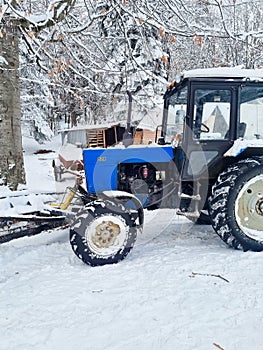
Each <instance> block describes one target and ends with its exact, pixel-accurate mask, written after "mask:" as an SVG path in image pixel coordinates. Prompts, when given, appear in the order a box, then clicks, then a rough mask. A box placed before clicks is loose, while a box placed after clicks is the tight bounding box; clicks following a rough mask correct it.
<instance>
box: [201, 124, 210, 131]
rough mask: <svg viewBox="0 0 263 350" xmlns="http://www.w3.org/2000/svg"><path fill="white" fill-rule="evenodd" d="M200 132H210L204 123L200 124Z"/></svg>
mask: <svg viewBox="0 0 263 350" xmlns="http://www.w3.org/2000/svg"><path fill="white" fill-rule="evenodd" d="M202 127H203V128H204V129H202ZM200 131H201V132H210V129H209V127H208V126H207V125H205V124H204V123H201V128H200Z"/></svg>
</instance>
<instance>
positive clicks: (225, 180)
mask: <svg viewBox="0 0 263 350" xmlns="http://www.w3.org/2000/svg"><path fill="white" fill-rule="evenodd" d="M209 214H210V218H211V221H212V226H213V228H214V229H215V231H216V233H217V234H218V235H219V237H220V238H221V239H222V240H223V241H224V242H225V243H226V244H228V245H229V246H230V247H233V248H236V249H243V250H244V251H247V250H252V251H262V250H263V164H262V159H260V158H250V159H245V160H241V161H239V162H238V163H236V164H234V165H232V166H230V167H229V168H227V169H226V170H225V171H224V172H223V173H221V174H220V175H219V177H218V180H217V182H216V183H215V185H214V186H213V188H212V195H211V197H210V200H209Z"/></svg>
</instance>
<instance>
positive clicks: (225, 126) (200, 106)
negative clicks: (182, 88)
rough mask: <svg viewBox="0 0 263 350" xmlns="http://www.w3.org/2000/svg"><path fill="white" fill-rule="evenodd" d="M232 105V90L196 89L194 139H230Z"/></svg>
mask: <svg viewBox="0 0 263 350" xmlns="http://www.w3.org/2000/svg"><path fill="white" fill-rule="evenodd" d="M230 107H231V91H230V90H224V89H196V90H195V93H194V118H193V135H194V136H193V137H194V139H198V140H207V139H215V140H222V139H228V138H229V125H230Z"/></svg>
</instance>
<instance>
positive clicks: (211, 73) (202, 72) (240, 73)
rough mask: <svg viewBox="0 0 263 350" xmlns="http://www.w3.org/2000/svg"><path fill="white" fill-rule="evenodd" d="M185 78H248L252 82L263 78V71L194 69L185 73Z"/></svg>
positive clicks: (220, 68)
mask: <svg viewBox="0 0 263 350" xmlns="http://www.w3.org/2000/svg"><path fill="white" fill-rule="evenodd" d="M181 75H183V77H184V78H193V77H194V78H198V77H199V78H202V77H211V78H216V77H218V78H220V77H221V78H226V77H229V78H248V79H250V80H256V79H257V80H258V79H262V78H263V69H244V68H242V67H219V68H206V69H192V70H188V71H185V72H183V74H181Z"/></svg>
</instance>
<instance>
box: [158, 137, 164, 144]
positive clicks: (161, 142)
mask: <svg viewBox="0 0 263 350" xmlns="http://www.w3.org/2000/svg"><path fill="white" fill-rule="evenodd" d="M157 143H158V145H165V141H164V137H159V139H158V142H157Z"/></svg>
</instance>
